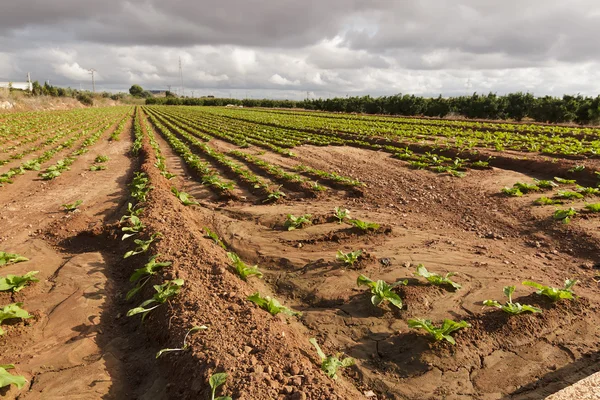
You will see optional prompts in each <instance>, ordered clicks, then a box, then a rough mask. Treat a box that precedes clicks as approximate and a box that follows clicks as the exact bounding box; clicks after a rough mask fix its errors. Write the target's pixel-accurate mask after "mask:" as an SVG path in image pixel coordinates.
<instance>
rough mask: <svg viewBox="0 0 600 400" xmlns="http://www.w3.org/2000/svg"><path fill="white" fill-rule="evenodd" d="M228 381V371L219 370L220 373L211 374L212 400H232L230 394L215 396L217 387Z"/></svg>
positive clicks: (209, 381)
mask: <svg viewBox="0 0 600 400" xmlns="http://www.w3.org/2000/svg"><path fill="white" fill-rule="evenodd" d="M226 381H227V373H225V372H219V373H218V374H213V375H211V376H210V379H209V380H208V383H209V384H210V388H211V390H212V392H211V394H212V396H211V399H212V400H231V397H229V396H219V397H215V393H216V392H217V388H218V387H219V386H221V385H223V384H224V383H225V382H226Z"/></svg>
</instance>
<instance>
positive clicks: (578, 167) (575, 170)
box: [569, 165, 585, 173]
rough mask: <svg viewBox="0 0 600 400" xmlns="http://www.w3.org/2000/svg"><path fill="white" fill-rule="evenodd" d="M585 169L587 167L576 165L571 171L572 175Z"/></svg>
mask: <svg viewBox="0 0 600 400" xmlns="http://www.w3.org/2000/svg"><path fill="white" fill-rule="evenodd" d="M584 169H585V165H576V166H574V167H573V168H571V169H569V172H570V173H575V172H581V171H583V170H584Z"/></svg>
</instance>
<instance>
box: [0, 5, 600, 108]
mask: <svg viewBox="0 0 600 400" xmlns="http://www.w3.org/2000/svg"><path fill="white" fill-rule="evenodd" d="M3 3H5V4H2V6H0V80H2V79H6V80H12V79H14V78H20V77H22V76H24V75H25V74H26V73H27V72H31V73H32V74H33V75H34V77H35V78H36V79H39V80H46V79H50V80H51V82H53V83H56V84H60V85H71V86H78V85H79V84H82V85H84V86H85V85H88V84H89V82H88V81H89V74H88V72H87V69H89V68H92V67H93V68H95V69H96V70H97V71H98V75H97V77H98V86H99V87H101V88H106V89H125V88H127V87H129V86H130V85H131V84H133V83H140V84H142V85H143V86H145V87H151V88H166V87H167V86H168V85H173V86H178V85H179V79H178V76H179V70H178V61H179V58H180V57H181V59H182V64H183V68H184V76H185V83H184V85H185V86H187V87H188V88H189V90H191V89H192V88H195V89H196V90H203V91H209V90H213V91H215V92H218V93H227V92H235V91H236V90H237V91H238V94H239V93H245V92H247V91H254V92H255V93H256V94H255V95H259V93H262V94H263V95H270V96H274V94H273V93H279V94H280V95H277V97H282V96H288V95H291V96H299V97H305V95H306V91H309V95H323V96H328V95H336V94H337V95H344V94H366V93H371V94H374V95H378V94H390V93H396V92H403V93H420V94H427V95H436V94H438V93H443V94H448V95H451V94H459V93H468V92H472V91H495V92H498V93H504V92H508V91H514V90H530V91H534V92H535V93H536V94H546V93H549V94H562V93H563V92H570V93H571V92H578V91H580V92H582V93H588V94H595V93H597V92H600V83H598V82H600V80H599V79H598V78H600V76H599V74H600V73H599V72H598V71H600V41H598V40H596V38H597V37H598V36H599V35H600V3H598V2H597V1H596V0H571V1H569V2H548V1H542V0H528V1H522V0H520V1H517V0H504V1H496V0H420V1H414V0H411V1H408V0H396V1H393V0H305V1H297V0H279V1H264V0H221V1H210V2H209V1H204V0H200V1H199V0H196V1H192V0H174V1H166V0H162V1H159V0H130V1H120V0H104V1H97V0H94V1H89V0H53V1H46V0H19V1H4V2H3Z"/></svg>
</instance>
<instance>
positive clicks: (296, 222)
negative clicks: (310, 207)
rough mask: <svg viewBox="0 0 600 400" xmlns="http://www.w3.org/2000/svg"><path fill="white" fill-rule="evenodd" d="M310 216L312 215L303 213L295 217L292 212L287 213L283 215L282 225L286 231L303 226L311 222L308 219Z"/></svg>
mask: <svg viewBox="0 0 600 400" xmlns="http://www.w3.org/2000/svg"><path fill="white" fill-rule="evenodd" d="M311 217H312V215H310V214H304V215H301V216H299V217H296V216H294V215H292V214H288V215H287V216H286V217H285V223H284V224H283V226H284V227H286V228H287V230H288V231H293V230H294V229H300V228H304V227H305V226H307V225H310V224H312V222H311V220H310V218H311Z"/></svg>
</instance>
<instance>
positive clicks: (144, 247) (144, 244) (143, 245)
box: [123, 232, 162, 258]
mask: <svg viewBox="0 0 600 400" xmlns="http://www.w3.org/2000/svg"><path fill="white" fill-rule="evenodd" d="M161 236H162V233H160V232H156V233H153V234H152V236H150V239H148V240H141V239H134V240H133V242H134V243H135V244H136V245H137V247H136V248H135V249H133V250H130V251H128V252H127V253H125V255H124V256H123V258H129V257H131V256H135V255H136V254H141V253H145V252H147V251H148V248H149V247H150V244H152V242H154V241H155V240H156V238H159V237H161Z"/></svg>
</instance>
